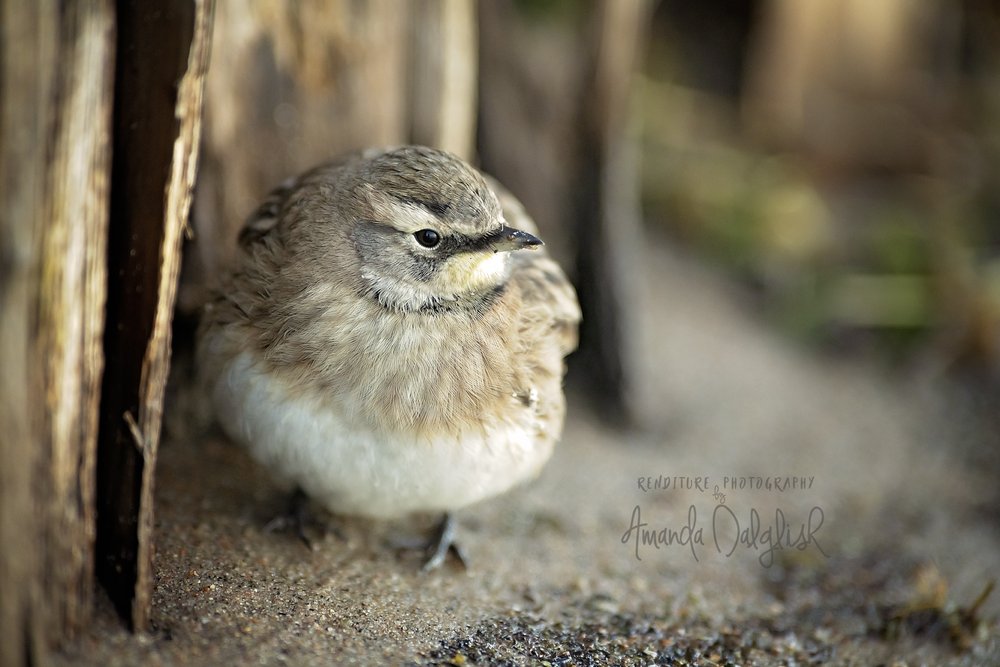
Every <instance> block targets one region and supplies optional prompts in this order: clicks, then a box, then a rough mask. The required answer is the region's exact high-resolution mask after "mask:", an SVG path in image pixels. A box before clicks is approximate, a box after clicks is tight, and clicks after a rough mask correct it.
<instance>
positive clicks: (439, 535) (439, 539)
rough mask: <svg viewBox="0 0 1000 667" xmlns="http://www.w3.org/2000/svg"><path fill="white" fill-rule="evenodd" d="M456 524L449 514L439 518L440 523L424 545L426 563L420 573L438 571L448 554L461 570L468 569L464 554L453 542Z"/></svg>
mask: <svg viewBox="0 0 1000 667" xmlns="http://www.w3.org/2000/svg"><path fill="white" fill-rule="evenodd" d="M456 523H457V522H456V521H455V517H454V516H453V515H452V514H451V512H446V513H445V515H444V516H443V517H441V521H440V522H439V523H438V525H437V526H436V527H435V528H434V533H433V535H432V536H431V539H430V540H429V541H428V542H427V544H426V550H427V561H426V562H424V566H423V567H422V568H421V571H423V572H431V571H433V570H436V569H438V568H439V567H441V566H442V565H443V564H444V561H445V559H446V558H448V554H452V555H454V556H455V558H456V559H457V560H458V563H459V564H460V565H461V566H462V568H463V569H468V561H467V560H466V558H465V553H464V551H463V550H462V548H461V547H460V546H459V545H458V544H457V543H456V542H455V531H456Z"/></svg>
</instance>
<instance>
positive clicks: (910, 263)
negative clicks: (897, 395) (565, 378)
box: [180, 0, 1000, 416]
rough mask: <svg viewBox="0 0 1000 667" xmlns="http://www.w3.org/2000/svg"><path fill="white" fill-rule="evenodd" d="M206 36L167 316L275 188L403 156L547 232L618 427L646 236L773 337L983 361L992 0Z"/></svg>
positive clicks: (292, 24)
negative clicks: (481, 189) (443, 158)
mask: <svg viewBox="0 0 1000 667" xmlns="http://www.w3.org/2000/svg"><path fill="white" fill-rule="evenodd" d="M213 37H214V47H213V55H212V66H211V69H210V71H209V76H208V82H207V92H206V111H205V127H204V142H203V155H202V169H201V172H200V178H199V183H198V191H197V196H196V199H195V206H194V216H193V217H194V227H195V229H196V231H197V237H198V242H197V243H195V244H194V247H193V248H192V249H191V250H189V252H188V253H187V255H188V256H187V258H186V261H187V266H186V274H185V277H184V283H183V287H182V292H181V297H180V305H181V309H182V311H185V310H186V312H188V313H193V312H194V311H195V309H196V308H197V304H198V303H200V301H201V300H202V295H201V289H202V288H203V287H204V286H206V285H207V286H211V285H212V283H213V276H217V275H218V274H219V270H220V268H221V267H222V266H223V265H225V263H226V262H227V261H229V260H231V253H232V251H233V244H232V239H233V238H234V237H235V233H236V230H237V229H238V227H239V226H240V225H241V224H242V220H243V219H244V217H245V216H246V215H247V213H248V212H249V211H251V210H252V209H253V207H254V206H255V204H256V202H257V201H258V200H259V199H260V198H261V197H262V196H263V195H264V194H265V193H266V192H267V191H268V189H269V188H271V187H273V186H274V185H275V184H277V183H280V182H281V181H282V180H284V179H285V178H286V177H288V176H290V175H292V174H295V173H297V172H299V171H301V170H303V169H306V168H308V167H310V166H312V165H314V164H316V163H318V162H321V161H323V160H326V159H329V158H331V157H333V156H335V155H337V154H338V153H340V152H343V151H346V150H353V149H356V148H360V147H364V146H369V145H379V144H383V145H384V144H394V143H405V142H418V143H427V144H432V145H438V146H442V147H444V148H446V149H449V150H452V151H454V152H456V153H459V154H461V155H463V156H465V157H467V158H469V159H471V160H473V161H474V162H476V163H477V164H479V165H480V166H481V167H482V168H483V169H484V170H485V171H488V172H491V173H493V174H495V175H496V176H497V177H499V178H500V180H501V181H503V182H504V183H505V184H507V186H508V187H509V188H510V189H511V190H512V191H513V192H514V193H515V194H516V195H517V196H519V197H520V198H521V199H522V200H523V201H524V203H525V204H526V206H527V208H528V210H529V211H530V212H531V213H532V214H533V215H534V216H535V217H536V218H537V220H538V223H539V224H540V226H541V227H542V230H543V232H544V233H545V235H546V238H547V240H548V241H549V245H550V247H551V248H552V249H553V252H554V254H555V255H556V256H557V258H558V259H559V260H560V261H561V262H562V263H563V264H564V265H565V266H567V267H568V269H569V271H570V272H571V273H572V274H573V275H574V276H575V279H576V281H577V284H578V286H579V287H580V290H581V296H582V298H583V300H584V310H585V313H586V314H587V318H586V319H587V322H588V324H587V325H585V330H584V342H583V350H582V352H581V354H580V358H581V359H582V360H584V361H582V362H581V363H584V364H586V365H587V367H588V369H589V370H590V371H593V372H596V373H597V376H598V379H599V380H600V382H599V383H598V386H599V387H603V388H606V392H605V395H604V396H602V397H601V398H602V400H601V401H600V405H602V406H605V407H606V408H607V410H606V411H607V412H608V414H609V415H611V416H622V415H626V416H627V414H628V412H629V407H628V401H629V398H628V393H629V387H630V380H629V377H630V368H631V367H634V364H635V361H634V360H630V359H629V358H628V357H629V349H630V348H631V345H630V336H631V333H630V331H631V328H632V327H631V324H630V323H631V322H632V321H633V320H634V317H635V313H634V312H633V311H634V310H635V309H636V308H638V307H639V306H638V304H637V303H635V302H636V299H635V298H632V295H633V294H636V293H637V292H636V290H637V289H639V288H641V287H643V286H641V285H636V282H637V281H640V279H639V278H638V277H637V275H635V274H636V273H637V271H636V269H635V267H636V263H635V258H636V255H637V253H638V252H639V247H640V244H641V243H642V241H641V239H642V238H643V237H647V236H648V237H656V238H659V239H661V240H664V241H665V242H666V243H668V244H670V245H671V246H673V247H674V248H675V249H677V251H678V252H680V253H681V254H685V255H690V256H694V257H697V258H698V259H699V261H703V262H705V263H708V264H711V265H713V266H715V267H717V269H718V270H719V271H720V272H722V273H723V274H724V275H725V276H726V277H727V279H729V281H730V283H731V285H732V286H733V287H734V289H737V290H738V292H739V298H740V299H741V300H743V301H744V302H745V303H746V305H747V307H748V308H750V309H752V310H753V311H755V312H757V313H759V316H760V317H761V318H762V319H763V320H764V321H766V322H767V323H768V325H769V326H773V327H774V328H775V329H777V330H779V331H780V332H782V334H783V335H785V336H787V338H788V340H790V341H795V342H798V343H801V344H803V345H805V346H808V347H810V348H814V349H817V350H821V351H823V352H824V353H833V354H845V355H849V356H851V357H863V358H866V359H870V360H873V361H874V362H876V363H878V364H880V365H884V366H886V367H888V368H890V369H903V370H909V369H913V368H920V369H930V370H931V371H932V372H934V373H937V372H941V371H943V370H946V369H954V368H962V369H974V373H975V374H976V375H977V376H980V377H989V376H990V375H992V372H986V373H983V372H982V371H984V370H985V369H993V370H994V371H995V369H996V368H997V367H998V361H1000V226H998V225H997V224H996V222H995V219H996V216H997V214H998V211H1000V195H998V192H1000V188H998V187H997V186H998V178H1000V176H998V174H1000V170H998V169H997V166H998V159H1000V124H998V121H997V119H998V118H1000V93H998V92H997V91H1000V87H998V85H997V83H998V79H1000V46H998V44H1000V9H998V8H997V6H996V5H995V4H994V3H991V2H987V1H982V0H978V1H977V0H965V1H963V2H955V3H925V2H918V1H915V0H884V1H882V2H879V3H869V2H860V1H857V0H816V1H814V2H809V3H802V2H796V1H794V0H756V1H751V0H744V1H737V0H709V1H705V2H699V3H687V2H681V1H680V0H661V1H659V2H628V3H614V2H605V3H601V2H596V3H577V2H567V1H563V0H516V1H515V0H504V1H500V2H487V3H480V4H478V5H477V4H475V3H469V2H458V1H455V2H449V1H445V2H429V1H424V2H414V3H410V4H409V5H408V7H407V8H406V9H405V10H400V9H399V8H398V7H397V6H396V5H395V4H394V3H391V2H388V3H386V2H377V1H376V2H371V3H365V4H349V3H347V4H345V3H320V2H310V1H304V2H300V3H292V4H286V3H280V2H246V1H245V2H242V3H241V2H237V1H234V2H227V3H223V4H221V5H220V6H219V7H218V8H217V10H216V17H215V27H214V35H213ZM609 239H611V240H610V241H609ZM645 288H646V289H647V290H648V291H650V295H651V296H652V297H655V294H656V286H655V285H652V286H645ZM595 369H596V370H595Z"/></svg>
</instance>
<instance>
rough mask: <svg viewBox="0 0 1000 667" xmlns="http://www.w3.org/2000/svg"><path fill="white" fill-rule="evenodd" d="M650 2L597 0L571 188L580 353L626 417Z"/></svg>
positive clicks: (606, 405) (600, 392)
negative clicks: (637, 89)
mask: <svg viewBox="0 0 1000 667" xmlns="http://www.w3.org/2000/svg"><path fill="white" fill-rule="evenodd" d="M650 7H651V6H650V4H649V3H648V2H643V1H642V0H633V1H632V2H620V1H619V0H602V1H601V2H599V3H598V4H597V10H596V13H595V15H594V24H593V29H594V33H593V34H592V41H591V43H590V47H591V52H590V58H591V59H590V64H589V67H588V68H587V70H586V72H585V74H584V80H583V85H582V87H581V90H580V97H579V103H578V108H579V109H580V117H579V119H578V123H579V124H578V127H579V131H580V134H579V137H578V142H579V143H578V162H577V164H576V167H577V169H576V172H575V174H574V179H573V182H572V187H571V190H572V193H573V195H572V198H573V206H572V211H573V214H574V215H573V219H574V220H575V223H576V229H575V231H576V238H577V240H578V244H577V253H576V283H577V287H578V288H579V296H580V307H581V309H582V310H583V322H582V323H581V326H580V352H579V353H580V356H581V357H583V358H584V359H585V360H586V361H585V365H586V366H587V367H588V368H589V369H590V373H591V380H592V386H593V387H594V390H595V393H596V395H597V398H598V399H599V405H600V407H601V408H602V410H603V412H604V414H605V417H607V418H610V419H612V420H614V421H621V422H629V421H631V419H632V417H633V415H632V408H631V400H630V399H631V396H630V392H631V390H632V387H631V379H632V367H631V364H632V363H633V360H632V359H631V358H630V356H629V354H630V352H631V350H633V349H634V348H635V346H634V345H633V344H632V343H633V341H632V340H631V337H632V336H633V335H634V333H633V332H634V322H633V321H632V320H633V310H632V303H633V301H634V296H633V295H634V294H635V289H634V287H633V286H632V285H631V282H630V281H631V280H632V279H633V275H634V272H633V270H632V267H633V266H634V262H635V261H636V260H637V259H638V257H639V254H640V248H639V235H640V233H641V232H640V211H639V189H638V188H639V184H638V178H637V176H636V166H637V163H638V156H637V154H636V150H635V146H634V143H633V142H632V140H630V138H629V136H628V123H629V117H630V114H629V108H630V99H631V94H630V93H631V90H632V78H633V77H632V73H633V69H634V67H635V62H636V57H637V54H638V49H639V45H640V44H641V43H642V42H643V38H644V36H645V27H646V26H647V25H648V23H649V12H650Z"/></svg>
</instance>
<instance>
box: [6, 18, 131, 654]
mask: <svg viewBox="0 0 1000 667" xmlns="http://www.w3.org/2000/svg"><path fill="white" fill-rule="evenodd" d="M2 11H3V13H2V24H3V27H4V35H3V47H2V49H3V75H2V78H0V83H2V87H3V91H2V95H0V99H2V100H3V102H2V108H3V114H2V115H3V120H2V132H0V137H2V138H3V139H2V142H3V143H2V152H0V155H2V158H0V173H2V176H0V182H2V188H3V190H2V195H0V202H2V203H0V208H2V211H3V213H2V215H0V232H2V237H3V239H4V243H3V246H2V247H3V251H2V255H0V271H2V274H3V279H2V280H0V294H2V296H0V309H2V312H3V317H2V318H0V321H2V325H0V367H2V368H3V369H4V381H3V385H2V386H3V389H2V392H0V394H2V396H0V406H2V407H0V410H2V412H0V544H2V545H3V548H2V550H0V663H2V664H4V665H8V664H10V665H16V664H30V663H36V662H39V661H42V660H44V656H45V653H46V650H47V648H48V646H49V645H50V644H51V643H52V642H53V641H57V640H59V639H62V638H64V637H67V636H71V635H72V634H73V633H74V632H75V631H77V630H79V629H80V628H81V626H82V625H83V624H84V623H85V622H86V620H87V619H88V617H89V613H90V603H91V594H90V593H91V590H92V583H91V582H92V572H93V565H92V564H93V542H94V458H95V447H96V437H97V401H98V398H99V391H100V378H101V369H102V365H103V353H102V348H101V336H102V330H103V324H104V296H105V284H106V276H105V264H104V260H105V239H106V236H107V192H108V171H109V159H110V153H109V143H110V118H111V82H112V63H113V56H114V40H113V26H114V13H113V8H112V6H111V3H110V1H102V0H90V1H87V2H79V3H71V4H69V5H65V6H63V5H58V4H57V3H52V2H40V3H37V4H35V3H17V2H13V3H9V2H8V3H3V4H2Z"/></svg>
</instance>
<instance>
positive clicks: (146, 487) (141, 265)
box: [96, 0, 214, 630]
mask: <svg viewBox="0 0 1000 667" xmlns="http://www.w3.org/2000/svg"><path fill="white" fill-rule="evenodd" d="M213 8H214V7H213V2H212V0H171V1H169V2H160V3H155V4H147V3H133V2H129V0H119V2H118V56H117V66H116V81H115V109H114V164H113V169H112V179H111V220H110V240H109V247H108V274H109V290H108V304H107V328H106V334H105V337H104V349H105V351H106V356H107V364H106V368H105V373H104V384H103V391H102V394H101V425H100V444H99V448H98V460H97V464H98V465H97V507H98V515H97V517H98V521H97V560H96V562H97V573H98V576H99V577H100V579H101V581H102V582H103V583H104V585H105V587H106V588H107V589H108V592H109V593H110V595H111V599H112V600H113V601H114V603H115V605H116V606H117V608H118V610H119V611H120V612H121V613H122V614H123V615H124V616H125V617H126V618H129V619H130V620H131V623H132V626H133V627H134V628H135V629H138V630H141V629H145V628H146V626H147V624H148V621H149V612H150V608H149V606H150V596H151V593H152V571H151V566H152V557H153V554H152V536H151V531H152V523H153V505H152V494H153V471H154V468H155V465H156V452H157V447H158V444H159V438H160V424H161V419H162V411H163V393H164V389H165V386H166V380H167V372H168V370H169V366H170V325H171V320H172V317H173V307H174V300H175V294H176V288H177V276H178V272H179V270H180V254H181V240H182V236H183V233H184V229H185V226H186V224H187V214H188V209H189V206H190V202H191V192H192V188H193V186H194V177H195V166H196V162H197V156H198V140H199V131H200V123H201V108H202V93H203V88H204V80H205V74H206V71H207V68H208V54H209V45H210V38H211V25H212V14H213Z"/></svg>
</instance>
